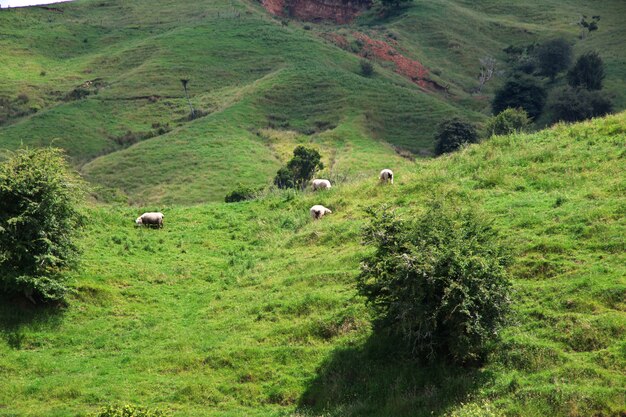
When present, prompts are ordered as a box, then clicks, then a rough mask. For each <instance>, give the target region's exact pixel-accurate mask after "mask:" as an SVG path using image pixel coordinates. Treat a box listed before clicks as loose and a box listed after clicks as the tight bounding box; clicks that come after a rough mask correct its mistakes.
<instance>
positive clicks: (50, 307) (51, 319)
mask: <svg viewBox="0 0 626 417" xmlns="http://www.w3.org/2000/svg"><path fill="white" fill-rule="evenodd" d="M63 311H64V309H63V308H62V306H61V305H59V304H54V303H53V304H47V305H44V304H40V305H33V304H32V303H31V302H30V301H28V300H27V299H26V298H25V297H22V296H15V295H0V338H3V339H4V340H5V341H6V343H7V345H8V346H9V347H10V348H12V349H15V350H20V349H23V348H26V347H27V346H25V345H27V344H28V341H27V339H28V338H27V337H26V335H25V332H24V329H25V328H41V327H45V328H57V327H58V326H59V325H60V324H61V322H62V319H63Z"/></svg>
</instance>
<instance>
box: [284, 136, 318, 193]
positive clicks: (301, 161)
mask: <svg viewBox="0 0 626 417" xmlns="http://www.w3.org/2000/svg"><path fill="white" fill-rule="evenodd" d="M321 159H322V157H321V155H320V154H319V152H317V151H316V150H315V149H309V148H305V147H304V146H298V147H296V149H294V151H293V158H291V160H290V161H289V162H288V163H287V165H286V166H284V167H282V168H281V169H280V170H278V172H277V173H276V177H274V184H275V185H276V186H277V187H278V188H300V189H301V190H302V189H304V187H306V185H307V183H308V182H309V181H311V179H313V175H315V173H316V172H317V171H318V170H320V169H324V164H323V163H322V162H321Z"/></svg>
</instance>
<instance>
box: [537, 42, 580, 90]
mask: <svg viewBox="0 0 626 417" xmlns="http://www.w3.org/2000/svg"><path fill="white" fill-rule="evenodd" d="M534 54H535V58H536V60H537V65H538V66H539V73H540V74H541V75H545V76H547V77H550V80H551V81H554V77H556V75H557V74H558V73H559V72H561V71H563V70H566V69H567V68H568V67H569V66H570V64H571V63H572V46H571V45H570V44H569V42H567V41H566V40H565V39H563V38H557V39H552V40H550V41H547V42H545V43H543V44H541V45H539V46H538V47H537V48H536V49H535V52H534Z"/></svg>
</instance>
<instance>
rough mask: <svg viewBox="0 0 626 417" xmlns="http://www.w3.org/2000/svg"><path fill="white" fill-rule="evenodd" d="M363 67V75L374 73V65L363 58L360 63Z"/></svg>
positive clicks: (369, 75) (367, 75)
mask: <svg viewBox="0 0 626 417" xmlns="http://www.w3.org/2000/svg"><path fill="white" fill-rule="evenodd" d="M359 66H360V67H361V75H362V76H364V77H371V76H372V75H374V66H373V65H372V63H371V62H369V61H368V60H367V59H362V60H361V62H360V63H359Z"/></svg>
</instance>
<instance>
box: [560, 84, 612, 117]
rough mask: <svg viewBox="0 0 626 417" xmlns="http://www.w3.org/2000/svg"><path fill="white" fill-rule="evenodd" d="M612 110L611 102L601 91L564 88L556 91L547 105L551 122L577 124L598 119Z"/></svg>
mask: <svg viewBox="0 0 626 417" xmlns="http://www.w3.org/2000/svg"><path fill="white" fill-rule="evenodd" d="M612 110H613V104H612V103H611V100H610V99H609V98H608V97H607V96H606V95H604V94H603V93H602V92H601V91H589V90H586V89H584V88H571V87H565V88H562V89H560V90H557V91H556V92H555V93H554V94H553V95H552V97H551V98H550V102H549V103H548V111H549V114H550V117H551V122H552V123H556V122H559V121H564V122H577V121H580V120H586V119H591V118H592V117H600V116H604V115H606V114H608V113H610V112H611V111H612Z"/></svg>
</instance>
